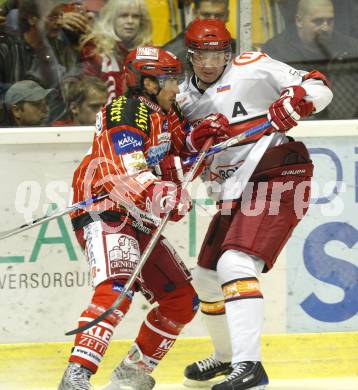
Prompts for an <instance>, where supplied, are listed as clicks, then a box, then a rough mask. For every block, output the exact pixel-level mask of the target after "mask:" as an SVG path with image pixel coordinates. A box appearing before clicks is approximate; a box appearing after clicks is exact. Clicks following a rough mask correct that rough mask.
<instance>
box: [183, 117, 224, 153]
mask: <svg viewBox="0 0 358 390" xmlns="http://www.w3.org/2000/svg"><path fill="white" fill-rule="evenodd" d="M228 129H229V121H228V119H227V118H226V116H225V115H223V114H220V113H216V114H211V115H209V116H207V117H206V118H205V119H204V120H203V121H202V122H201V123H200V124H199V125H198V126H196V127H194V129H193V130H191V132H190V134H189V135H188V139H187V144H188V147H189V149H191V151H192V152H198V151H200V149H201V148H202V147H203V145H204V143H205V141H206V140H207V139H208V138H211V137H213V138H214V140H213V144H214V145H215V144H216V143H218V142H222V141H224V140H226V139H228V138H229V136H228V134H227V132H228Z"/></svg>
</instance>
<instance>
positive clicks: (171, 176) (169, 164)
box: [154, 154, 184, 185]
mask: <svg viewBox="0 0 358 390" xmlns="http://www.w3.org/2000/svg"><path fill="white" fill-rule="evenodd" d="M154 170H155V173H156V174H157V175H158V176H159V177H160V178H161V179H162V180H163V181H172V182H174V183H175V184H177V185H179V184H181V183H182V181H183V179H184V169H183V164H182V161H181V158H180V157H179V156H175V155H174V154H168V155H167V156H165V157H164V158H163V160H162V161H160V162H159V164H158V165H156V166H155V167H154Z"/></svg>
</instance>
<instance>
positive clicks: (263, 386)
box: [247, 385, 267, 390]
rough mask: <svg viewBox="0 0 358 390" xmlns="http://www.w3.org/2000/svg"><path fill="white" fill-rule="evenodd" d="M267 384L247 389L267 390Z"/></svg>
mask: <svg viewBox="0 0 358 390" xmlns="http://www.w3.org/2000/svg"><path fill="white" fill-rule="evenodd" d="M266 389H267V388H266V385H259V386H255V387H250V388H249V389H247V390H266Z"/></svg>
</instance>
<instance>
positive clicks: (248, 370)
mask: <svg viewBox="0 0 358 390" xmlns="http://www.w3.org/2000/svg"><path fill="white" fill-rule="evenodd" d="M233 368H234V369H233V371H232V373H231V374H230V375H229V376H227V377H226V378H225V379H224V380H223V381H222V382H219V383H217V384H216V385H214V386H212V390H246V389H248V390H265V389H266V385H268V383H269V380H268V377H267V374H266V372H265V369H264V368H263V366H262V364H261V362H240V363H237V364H235V365H234V366H233Z"/></svg>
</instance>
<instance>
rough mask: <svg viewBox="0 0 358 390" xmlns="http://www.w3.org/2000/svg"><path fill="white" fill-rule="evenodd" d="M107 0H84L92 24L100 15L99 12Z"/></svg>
mask: <svg viewBox="0 0 358 390" xmlns="http://www.w3.org/2000/svg"><path fill="white" fill-rule="evenodd" d="M106 3H107V0H84V1H83V5H84V7H85V9H86V15H87V19H88V20H89V23H90V24H92V23H93V22H94V21H95V20H96V19H97V17H98V14H99V12H100V11H101V9H102V8H103V6H104V5H106Z"/></svg>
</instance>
